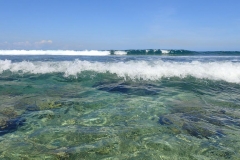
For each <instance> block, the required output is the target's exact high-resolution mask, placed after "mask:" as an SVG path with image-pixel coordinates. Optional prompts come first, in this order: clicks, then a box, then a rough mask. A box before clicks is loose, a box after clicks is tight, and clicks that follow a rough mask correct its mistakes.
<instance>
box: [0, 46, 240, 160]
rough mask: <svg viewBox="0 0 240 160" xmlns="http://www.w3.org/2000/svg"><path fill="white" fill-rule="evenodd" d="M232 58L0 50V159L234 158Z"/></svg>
mask: <svg viewBox="0 0 240 160" xmlns="http://www.w3.org/2000/svg"><path fill="white" fill-rule="evenodd" d="M239 135H240V53H239V52H193V51H185V50H127V51H61V50H59V51H24V50H23V51H18V50H2V51H0V159H162V160H175V159H176V160H178V159H184V160H185V159H191V160H194V159H195V160H205V159H206V160H209V159H236V160H237V159H239V157H240V137H239Z"/></svg>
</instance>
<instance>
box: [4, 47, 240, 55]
mask: <svg viewBox="0 0 240 160" xmlns="http://www.w3.org/2000/svg"><path fill="white" fill-rule="evenodd" d="M0 55H71V56H108V55H159V56H161V55H162V56H200V55H201V56H239V55H240V51H204V52H203V51H202V52H197V51H189V50H166V49H147V50H105V51H98V50H84V51H74V50H0Z"/></svg>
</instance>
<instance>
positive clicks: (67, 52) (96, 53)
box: [0, 50, 111, 56]
mask: <svg viewBox="0 0 240 160" xmlns="http://www.w3.org/2000/svg"><path fill="white" fill-rule="evenodd" d="M110 54H111V52H110V51H98V50H90V51H88V50H85V51H73V50H0V55H70V56H106V55H110Z"/></svg>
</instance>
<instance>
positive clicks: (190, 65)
mask: <svg viewBox="0 0 240 160" xmlns="http://www.w3.org/2000/svg"><path fill="white" fill-rule="evenodd" d="M9 71H10V72H12V73H15V74H26V73H30V74H47V73H63V74H64V76H66V77H68V76H76V77H77V76H78V74H81V73H82V72H84V71H92V72H97V73H110V74H115V75H117V76H118V77H122V78H125V79H128V78H130V79H132V80H159V79H161V78H170V77H179V78H185V77H187V76H192V77H195V78H200V79H210V80H223V81H226V82H232V83H240V63H233V62H200V61H192V62H169V61H166V62H165V61H162V60H158V61H151V62H148V61H128V62H115V63H113V62H90V61H81V60H74V61H58V62H53V61H50V62H42V61H37V62H29V61H22V62H15V63H13V62H11V61H10V60H0V74H4V73H5V72H9Z"/></svg>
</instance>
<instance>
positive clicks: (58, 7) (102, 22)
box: [0, 0, 240, 51]
mask: <svg viewBox="0 0 240 160" xmlns="http://www.w3.org/2000/svg"><path fill="white" fill-rule="evenodd" d="M239 8H240V1H239V0H228V1H227V0H0V49H1V50H6V49H7V50H11V49H17V50H110V49H115V50H126V49H186V50H196V51H198V50H200V51H207V50H209V51H210V50H216V51H219V50H228V51H240V9H239Z"/></svg>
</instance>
